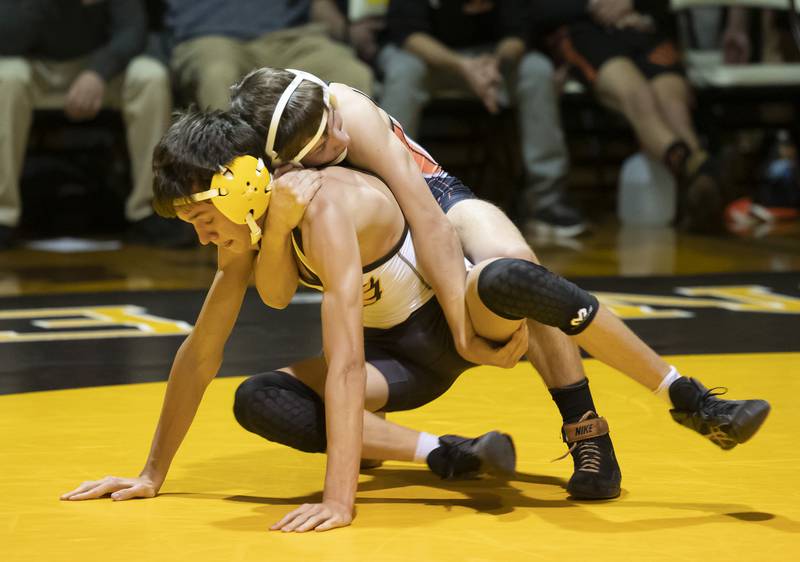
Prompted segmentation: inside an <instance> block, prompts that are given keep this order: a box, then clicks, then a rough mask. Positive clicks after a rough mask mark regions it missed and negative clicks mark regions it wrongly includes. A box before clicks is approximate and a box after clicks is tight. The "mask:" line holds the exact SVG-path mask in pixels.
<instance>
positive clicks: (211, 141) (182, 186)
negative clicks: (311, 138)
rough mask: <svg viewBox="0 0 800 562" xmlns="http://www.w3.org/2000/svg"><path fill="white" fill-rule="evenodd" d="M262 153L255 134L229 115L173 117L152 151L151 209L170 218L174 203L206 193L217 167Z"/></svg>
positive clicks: (260, 144)
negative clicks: (239, 157)
mask: <svg viewBox="0 0 800 562" xmlns="http://www.w3.org/2000/svg"><path fill="white" fill-rule="evenodd" d="M263 153H264V148H263V143H262V141H261V138H260V137H259V135H258V133H256V132H255V131H254V130H253V129H252V128H251V127H250V126H249V125H248V124H247V123H245V122H244V121H242V120H241V119H239V118H238V117H236V116H235V115H233V114H231V113H230V112H225V111H219V110H216V111H209V112H205V113H203V112H199V111H196V110H194V109H190V110H189V111H187V112H186V113H183V114H181V113H176V114H175V121H174V122H173V123H172V126H170V128H169V129H168V130H167V132H166V133H164V136H163V137H161V140H160V141H159V142H158V145H156V148H155V150H153V176H154V177H153V208H154V209H155V211H156V213H158V214H159V215H161V216H162V217H169V218H172V217H174V216H175V215H176V212H175V205H174V204H173V201H174V200H175V199H176V198H178V197H186V196H187V195H191V194H192V193H194V192H197V191H204V190H206V189H208V186H209V185H210V184H211V178H212V177H213V176H214V174H216V173H217V172H218V171H219V166H225V165H226V164H229V163H230V162H231V161H232V160H233V159H234V158H236V157H237V156H243V155H246V154H248V155H250V156H255V157H256V158H261V157H262V155H263Z"/></svg>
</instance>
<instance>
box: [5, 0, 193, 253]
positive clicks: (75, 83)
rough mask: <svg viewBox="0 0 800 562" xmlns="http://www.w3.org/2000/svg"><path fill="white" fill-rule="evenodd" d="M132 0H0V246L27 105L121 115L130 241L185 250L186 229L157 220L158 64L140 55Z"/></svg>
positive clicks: (161, 74)
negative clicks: (154, 159)
mask: <svg viewBox="0 0 800 562" xmlns="http://www.w3.org/2000/svg"><path fill="white" fill-rule="evenodd" d="M146 22H147V19H146V14H145V10H144V6H143V4H142V2H141V0H115V1H114V2H110V1H97V2H91V3H89V2H80V1H78V0H68V1H67V0H63V1H56V0H30V1H26V2H18V1H15V0H0V113H2V115H3V116H4V117H3V118H2V119H1V120H0V138H2V139H3V142H1V143H0V249H2V248H7V247H9V246H10V245H11V240H12V236H13V234H14V230H15V228H16V226H17V225H18V224H19V220H20V215H21V210H22V209H21V200H20V189H19V180H20V175H21V173H22V166H23V163H24V158H25V149H26V146H27V141H28V134H29V131H30V127H31V122H32V118H33V111H34V109H63V110H64V112H65V114H66V116H67V117H68V118H69V119H71V120H74V121H85V120H90V119H93V118H94V117H95V116H97V114H98V112H99V111H100V110H101V109H102V108H104V107H108V108H113V109H118V110H120V111H121V112H122V118H123V120H124V122H125V129H126V135H127V143H128V151H129V153H130V158H131V169H132V176H133V178H132V180H133V189H132V191H131V193H130V195H129V196H128V198H127V201H126V205H125V216H126V218H127V219H128V221H130V222H131V223H132V229H131V234H132V238H133V240H135V241H139V242H144V243H150V244H158V245H167V246H185V245H187V243H190V242H191V238H190V237H189V235H190V234H191V233H190V232H187V231H186V229H185V228H182V227H180V226H179V225H178V226H177V227H176V225H175V224H171V223H170V222H169V221H165V220H164V219H162V218H160V217H158V216H156V215H155V214H154V213H153V210H152V207H151V200H152V197H153V175H152V169H151V167H152V153H153V148H154V147H155V146H156V144H158V141H159V139H160V138H161V135H162V134H163V133H164V131H166V129H167V127H168V126H169V119H170V112H171V110H172V98H171V93H170V80H169V75H168V72H167V69H166V68H165V67H164V66H163V65H162V64H160V63H159V62H158V61H156V60H155V59H153V58H150V57H147V56H143V55H141V53H142V51H143V50H144V47H145V41H146V36H147V23H146Z"/></svg>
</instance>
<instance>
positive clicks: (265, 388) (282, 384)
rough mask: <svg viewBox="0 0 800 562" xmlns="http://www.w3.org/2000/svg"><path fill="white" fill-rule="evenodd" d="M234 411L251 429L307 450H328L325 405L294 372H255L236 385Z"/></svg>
mask: <svg viewBox="0 0 800 562" xmlns="http://www.w3.org/2000/svg"><path fill="white" fill-rule="evenodd" d="M233 415H234V416H235V417H236V421H238V422H239V425H241V426H242V427H243V428H245V429H246V430H247V431H250V432H252V433H255V434H257V435H260V436H261V437H264V438H265V439H267V440H269V441H274V442H276V443H282V444H284V445H288V446H289V447H292V448H294V449H299V450H300V451H305V452H307V453H324V452H325V449H326V446H327V439H326V436H325V406H324V405H323V403H322V399H320V397H319V396H317V394H316V393H315V392H314V391H313V390H311V389H310V388H309V387H308V386H307V385H305V384H304V383H302V382H301V381H299V380H297V379H296V378H294V377H293V376H291V375H287V374H286V373H282V372H280V371H272V372H269V373H263V374H260V375H254V376H252V377H250V378H249V379H247V380H246V381H244V382H243V383H242V384H240V385H239V388H237V389H236V398H235V399H234V402H233Z"/></svg>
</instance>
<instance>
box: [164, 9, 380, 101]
mask: <svg viewBox="0 0 800 562" xmlns="http://www.w3.org/2000/svg"><path fill="white" fill-rule="evenodd" d="M312 19H314V20H319V21H321V22H323V23H322V24H320V23H312ZM167 27H168V28H169V29H170V31H171V33H172V35H173V37H172V38H173V41H174V43H175V45H174V48H173V52H172V68H173V71H174V72H175V74H176V77H177V80H178V85H179V88H180V90H181V93H182V94H184V95H187V96H189V97H190V99H193V100H194V101H196V102H197V104H198V105H199V106H200V107H201V108H215V109H225V108H226V107H228V103H229V97H230V95H229V88H230V86H231V84H233V83H234V82H237V81H238V80H239V79H240V78H241V77H242V76H244V75H245V74H247V73H248V72H249V71H250V70H252V69H254V68H257V67H260V66H265V65H268V66H281V67H289V68H297V69H299V70H306V71H308V72H313V73H314V74H316V75H318V76H320V77H322V78H323V79H324V80H328V81H337V82H345V83H347V84H352V85H353V86H355V87H356V88H358V89H360V90H362V91H364V92H367V93H371V91H372V71H371V70H370V69H369V67H368V66H367V65H365V64H364V63H362V62H361V61H359V60H358V59H357V58H356V57H355V55H354V54H353V51H352V50H351V49H350V48H349V47H348V46H347V45H345V44H343V43H340V42H338V41H336V40H335V39H341V40H343V39H344V38H345V36H346V33H347V20H346V18H345V17H344V15H343V14H342V13H341V11H340V10H339V8H338V7H337V6H336V4H335V3H334V1H333V0H274V1H271V2H266V1H264V0H261V1H259V0H247V1H241V2H226V1H225V0H167Z"/></svg>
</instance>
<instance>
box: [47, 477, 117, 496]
mask: <svg viewBox="0 0 800 562" xmlns="http://www.w3.org/2000/svg"><path fill="white" fill-rule="evenodd" d="M119 480H120V479H119V478H116V477H114V476H106V477H105V478H103V479H102V480H89V481H88V482H84V483H83V484H81V485H80V486H78V487H77V488H75V489H74V490H72V491H71V492H67V493H66V494H64V495H63V496H61V499H62V500H88V499H92V498H99V497H101V496H104V495H105V494H110V493H111V492H114V491H116V490H118V489H119V487H120V483H119Z"/></svg>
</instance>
